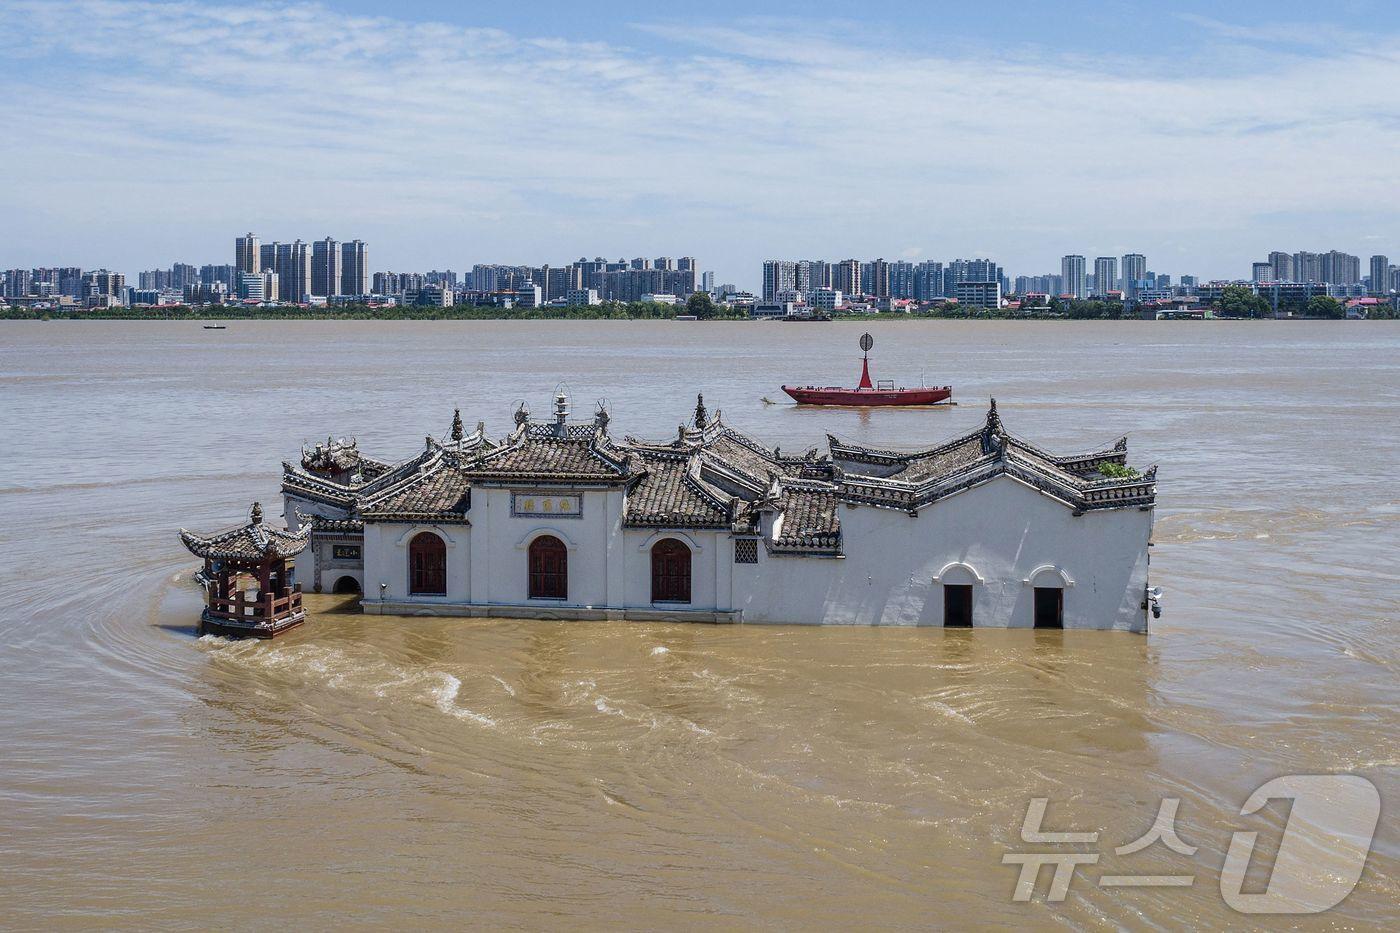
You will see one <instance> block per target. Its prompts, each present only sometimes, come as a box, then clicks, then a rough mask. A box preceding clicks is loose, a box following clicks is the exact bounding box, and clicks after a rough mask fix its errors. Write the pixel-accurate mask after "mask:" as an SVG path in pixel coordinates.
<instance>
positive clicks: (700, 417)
mask: <svg viewBox="0 0 1400 933" xmlns="http://www.w3.org/2000/svg"><path fill="white" fill-rule="evenodd" d="M709 421H710V414H709V412H707V411H705V395H704V393H703V392H697V393H695V428H696V430H698V431H703V430H705V425H706V424H708V423H709Z"/></svg>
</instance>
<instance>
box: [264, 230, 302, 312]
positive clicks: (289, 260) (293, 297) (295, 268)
mask: <svg viewBox="0 0 1400 933" xmlns="http://www.w3.org/2000/svg"><path fill="white" fill-rule="evenodd" d="M273 271H275V272H276V273H277V281H278V283H279V288H278V292H279V295H280V296H281V300H282V301H287V302H291V303H292V304H305V303H306V300H307V298H309V297H310V296H311V250H310V249H308V248H307V245H306V244H305V243H303V242H302V241H301V240H294V241H292V242H291V243H278V244H277V264H276V268H275V269H274V270H273Z"/></svg>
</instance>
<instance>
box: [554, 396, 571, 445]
mask: <svg viewBox="0 0 1400 933" xmlns="http://www.w3.org/2000/svg"><path fill="white" fill-rule="evenodd" d="M568 420H569V395H568V393H567V392H565V391H564V387H563V386H562V385H561V386H559V387H558V388H556V389H555V390H554V433H555V435H556V436H558V437H563V436H564V434H565V432H566V431H567V423H568Z"/></svg>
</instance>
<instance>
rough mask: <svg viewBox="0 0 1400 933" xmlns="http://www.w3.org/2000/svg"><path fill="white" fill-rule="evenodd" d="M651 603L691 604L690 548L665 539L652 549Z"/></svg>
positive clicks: (673, 539)
mask: <svg viewBox="0 0 1400 933" xmlns="http://www.w3.org/2000/svg"><path fill="white" fill-rule="evenodd" d="M651 601H652V602H654V603H688V602H690V548H688V547H686V546H685V544H684V543H683V542H680V541H677V540H676V539H675V538H663V539H662V540H660V541H658V542H656V543H655V544H654V545H652V548H651Z"/></svg>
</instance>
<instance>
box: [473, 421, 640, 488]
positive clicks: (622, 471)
mask: <svg viewBox="0 0 1400 933" xmlns="http://www.w3.org/2000/svg"><path fill="white" fill-rule="evenodd" d="M463 469H464V470H465V471H466V472H467V474H468V475H470V476H472V477H476V478H479V479H497V478H502V479H513V478H522V479H542V480H581V481H599V480H625V479H626V478H627V477H628V476H629V475H630V469H629V465H628V453H627V451H626V450H624V449H621V448H618V447H615V446H614V445H613V444H612V442H611V441H609V440H608V438H607V437H606V435H603V434H601V432H599V433H596V434H590V435H589V436H587V437H584V438H579V437H573V436H569V437H541V436H538V435H535V434H533V433H530V432H522V431H517V432H516V433H515V434H514V435H512V436H511V438H510V439H509V440H507V442H506V443H503V444H502V445H501V446H500V447H498V448H496V449H495V450H493V451H491V452H490V453H487V454H486V455H485V456H483V457H481V458H479V459H470V458H464V460H463Z"/></svg>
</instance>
